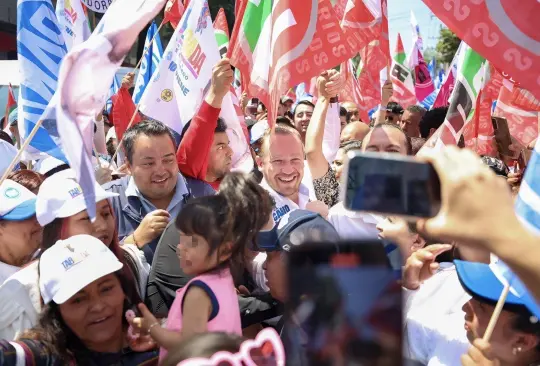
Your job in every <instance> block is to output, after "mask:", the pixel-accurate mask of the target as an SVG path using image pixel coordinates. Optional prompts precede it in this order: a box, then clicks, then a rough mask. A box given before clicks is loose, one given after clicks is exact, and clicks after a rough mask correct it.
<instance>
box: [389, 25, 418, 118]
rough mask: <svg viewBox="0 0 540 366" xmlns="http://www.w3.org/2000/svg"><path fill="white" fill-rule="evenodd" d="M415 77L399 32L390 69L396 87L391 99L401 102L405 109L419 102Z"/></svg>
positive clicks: (391, 78)
mask: <svg viewBox="0 0 540 366" xmlns="http://www.w3.org/2000/svg"><path fill="white" fill-rule="evenodd" d="M413 78H414V76H413V73H412V72H411V70H410V69H409V67H408V66H407V63H406V55H405V50H404V48H403V41H402V40H401V35H400V34H399V33H398V40H397V46H396V51H395V53H394V58H393V60H392V67H391V69H390V80H391V81H392V84H393V88H394V93H393V95H392V98H391V99H392V100H394V101H395V102H397V103H399V104H400V105H401V106H402V107H403V108H404V109H405V108H407V107H408V106H411V105H415V104H416V102H417V100H416V94H415V89H414V79H413Z"/></svg>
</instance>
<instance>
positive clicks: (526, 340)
mask: <svg viewBox="0 0 540 366" xmlns="http://www.w3.org/2000/svg"><path fill="white" fill-rule="evenodd" d="M493 310H495V305H491V304H488V303H484V302H480V301H479V300H477V299H475V298H472V299H471V300H469V302H467V303H466V304H465V305H463V311H464V312H465V324H464V327H465V330H466V332H467V338H468V339H469V342H471V343H472V342H473V341H474V340H475V339H478V338H482V337H483V336H484V333H485V332H486V329H487V326H488V324H489V320H490V319H491V316H492V315H493ZM517 317H518V315H517V314H515V313H512V312H510V311H507V310H503V311H502V312H501V314H500V316H499V318H498V320H497V324H496V325H495V328H494V330H493V333H492V335H491V338H490V339H489V343H490V344H491V349H492V351H493V356H494V357H496V358H498V359H499V360H501V361H506V362H504V363H505V364H516V365H517V364H524V365H526V364H529V363H528V362H524V363H519V362H516V357H520V356H522V355H524V354H526V353H528V352H531V351H533V352H534V348H535V347H537V345H538V342H539V340H538V336H537V335H534V334H528V333H524V332H520V331H518V330H516V329H515V328H514V324H515V322H516V318H517ZM518 347H519V348H520V354H517V355H516V354H514V352H513V349H514V348H518ZM508 361H512V362H511V363H509V362H508Z"/></svg>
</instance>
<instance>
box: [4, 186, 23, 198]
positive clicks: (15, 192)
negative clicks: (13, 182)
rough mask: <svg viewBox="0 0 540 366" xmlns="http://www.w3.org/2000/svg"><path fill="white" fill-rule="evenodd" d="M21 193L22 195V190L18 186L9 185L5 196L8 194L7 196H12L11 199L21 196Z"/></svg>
mask: <svg viewBox="0 0 540 366" xmlns="http://www.w3.org/2000/svg"><path fill="white" fill-rule="evenodd" d="M20 195H21V192H19V190H18V189H17V188H13V187H9V188H8V189H6V191H5V192H4V196H6V197H7V198H10V199H15V198H17V197H19V196H20Z"/></svg>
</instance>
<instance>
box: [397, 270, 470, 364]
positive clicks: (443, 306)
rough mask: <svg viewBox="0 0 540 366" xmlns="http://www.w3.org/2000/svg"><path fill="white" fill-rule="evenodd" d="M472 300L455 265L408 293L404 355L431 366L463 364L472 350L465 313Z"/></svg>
mask: <svg viewBox="0 0 540 366" xmlns="http://www.w3.org/2000/svg"><path fill="white" fill-rule="evenodd" d="M469 299H470V296H469V295H468V294H467V293H466V292H465V291H464V290H463V287H462V286H461V284H460V282H459V279H458V277H457V273H456V268H455V266H454V265H453V264H452V263H441V268H440V270H439V271H438V272H437V273H436V274H435V275H434V276H433V277H431V278H430V279H429V280H427V281H425V282H424V283H423V284H422V286H421V287H420V288H419V289H418V290H415V291H409V290H404V299H403V300H404V301H403V304H404V309H403V310H404V311H403V314H404V320H405V329H404V334H405V339H404V347H403V352H404V355H405V356H406V357H409V358H412V359H414V360H417V361H420V362H422V363H423V364H424V365H428V366H442V365H445V366H454V365H456V366H459V365H461V361H460V357H461V355H463V354H464V353H467V351H468V349H469V347H470V345H469V341H468V340H467V335H466V332H465V329H464V327H463V324H464V317H465V313H464V312H463V310H462V307H463V305H464V304H465V303H466V302H467V301H469Z"/></svg>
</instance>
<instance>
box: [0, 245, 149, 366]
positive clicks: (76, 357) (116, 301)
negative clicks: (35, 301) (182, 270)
mask: <svg viewBox="0 0 540 366" xmlns="http://www.w3.org/2000/svg"><path fill="white" fill-rule="evenodd" d="M122 267H123V264H122V262H120V261H119V260H118V258H117V257H116V256H115V255H114V253H113V252H111V250H110V249H109V248H107V246H105V245H104V244H103V243H102V242H101V241H100V240H98V239H96V238H95V237H93V236H90V235H76V236H72V237H70V238H69V239H67V240H59V241H58V242H57V243H56V244H54V245H53V246H51V247H50V248H49V249H47V250H45V251H44V252H43V254H42V256H41V258H40V261H39V272H40V279H39V289H40V294H41V297H42V298H43V302H44V304H45V305H44V308H43V312H42V313H41V317H40V319H39V323H38V324H37V325H36V326H35V327H34V328H32V329H30V330H28V331H26V332H25V333H24V334H22V335H21V336H20V337H19V339H18V341H17V342H8V341H0V364H2V365H24V364H28V362H31V363H32V364H36V365H96V366H97V365H113V364H114V365H142V364H145V365H150V364H154V363H153V362H156V361H157V354H158V353H157V351H149V352H144V351H138V350H139V348H138V347H137V346H138V345H139V344H133V343H131V342H130V341H129V337H128V334H127V329H128V323H127V321H126V319H125V317H124V314H125V313H126V311H127V310H129V309H130V303H129V298H128V297H127V296H126V290H127V289H126V279H125V278H124V275H123V271H122ZM141 341H144V342H146V341H147V339H144V338H143V339H141Z"/></svg>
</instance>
